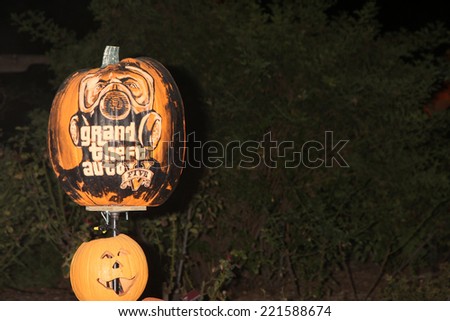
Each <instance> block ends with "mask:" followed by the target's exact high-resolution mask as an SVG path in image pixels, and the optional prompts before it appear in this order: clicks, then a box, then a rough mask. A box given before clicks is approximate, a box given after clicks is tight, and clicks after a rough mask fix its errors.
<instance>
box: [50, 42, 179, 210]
mask: <svg viewBox="0 0 450 321" xmlns="http://www.w3.org/2000/svg"><path fill="white" fill-rule="evenodd" d="M111 48H112V49H111ZM114 48H116V49H117V51H115V52H114V53H115V56H116V59H112V60H109V61H106V62H105V60H104V65H103V66H102V67H101V68H95V69H90V70H80V71H77V72H75V73H74V74H72V75H71V76H69V77H68V78H67V79H66V80H65V81H64V83H63V84H62V85H61V87H60V88H59V89H58V92H57V94H56V96H55V99H54V101H53V105H52V108H51V111H50V117H49V124H48V147H49V154H50V160H51V163H52V165H53V169H54V171H55V173H56V175H57V177H58V179H59V181H60V184H61V186H62V188H63V189H64V191H65V192H66V193H67V194H68V195H69V196H70V197H71V198H72V199H73V200H74V201H75V202H76V203H77V204H79V205H81V206H87V207H104V206H115V207H117V206H122V207H146V206H158V205H160V204H162V203H163V202H164V201H165V200H166V199H167V198H168V197H169V195H170V194H171V193H172V192H173V190H174V188H175V186H176V185H177V183H178V179H179V176H180V175H181V171H182V167H183V166H182V165H183V162H184V145H185V128H184V111H183V102H182V99H181V96H180V93H179V91H178V88H177V85H176V84H175V82H174V80H173V78H172V76H171V74H170V73H169V71H168V70H167V69H166V68H165V67H164V66H163V65H162V64H160V63H159V62H157V61H155V60H153V59H151V58H147V57H140V58H126V59H123V60H121V61H119V56H118V47H110V46H108V47H107V50H108V49H109V50H110V51H112V50H113V49H114ZM106 53H107V51H105V57H110V55H107V54H106ZM111 56H112V55H111ZM88 209H89V208H88ZM92 210H98V209H92Z"/></svg>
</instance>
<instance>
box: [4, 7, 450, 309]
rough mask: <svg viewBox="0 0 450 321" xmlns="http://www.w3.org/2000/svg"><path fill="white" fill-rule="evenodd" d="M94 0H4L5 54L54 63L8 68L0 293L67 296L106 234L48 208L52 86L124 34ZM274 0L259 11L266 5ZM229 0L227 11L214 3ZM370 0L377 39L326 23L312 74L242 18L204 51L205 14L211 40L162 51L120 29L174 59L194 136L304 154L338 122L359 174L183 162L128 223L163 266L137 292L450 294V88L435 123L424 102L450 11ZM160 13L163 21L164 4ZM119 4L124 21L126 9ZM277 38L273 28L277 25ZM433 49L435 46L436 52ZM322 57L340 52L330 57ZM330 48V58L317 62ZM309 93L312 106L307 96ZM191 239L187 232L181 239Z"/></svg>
mask: <svg viewBox="0 0 450 321" xmlns="http://www.w3.org/2000/svg"><path fill="white" fill-rule="evenodd" d="M90 2H91V1H88V0H81V1H70V2H69V1H56V0H52V1H45V2H38V1H31V0H29V1H20V0H19V1H15V2H12V1H10V2H7V3H3V4H2V8H3V9H2V10H1V12H0V15H1V16H0V39H1V45H0V55H25V54H31V55H38V56H43V57H44V56H45V57H46V59H49V63H50V64H49V65H48V64H37V65H31V66H30V67H29V68H28V69H27V70H26V71H23V72H17V73H12V72H8V73H0V104H2V109H1V114H0V125H1V139H2V144H1V153H0V156H1V157H2V164H3V166H4V171H3V173H2V176H1V177H0V178H1V180H0V184H1V187H0V189H1V190H2V193H0V207H1V208H0V210H1V212H0V215H1V216H0V219H1V220H2V221H1V222H0V224H3V225H4V226H5V228H4V231H3V234H2V235H1V237H3V238H4V240H8V241H11V240H13V241H14V242H13V241H11V242H10V243H11V248H3V247H0V253H2V254H6V253H8V255H9V257H8V258H9V259H8V260H3V261H2V260H0V271H3V272H4V273H5V275H6V276H5V277H4V278H3V280H2V282H0V299H6V300H8V299H9V300H11V299H13V300H41V299H45V300H73V299H75V298H74V296H73V294H72V292H71V290H70V284H69V281H68V278H67V271H68V264H69V262H70V255H71V253H73V251H74V250H75V249H76V247H77V246H78V244H79V243H80V242H82V241H85V240H88V239H90V238H93V237H98V235H96V234H95V233H93V232H92V227H93V226H95V225H96V224H98V221H99V220H98V216H95V215H93V214H92V213H86V212H85V211H84V209H81V208H80V207H77V206H76V205H74V204H73V202H71V201H70V200H68V199H67V198H64V199H63V202H62V204H58V205H53V204H52V200H54V199H55V197H60V195H61V194H60V193H61V191H60V190H59V188H58V183H57V181H56V179H55V177H54V175H53V173H52V170H51V168H50V167H49V166H48V163H47V161H48V159H47V155H46V146H45V137H46V125H47V123H46V122H47V117H48V110H49V109H50V106H51V102H52V99H53V97H54V95H55V92H56V91H57V88H58V85H59V84H60V83H61V81H62V79H64V78H65V77H66V76H67V75H68V74H69V73H70V72H73V71H75V70H74V68H72V67H71V66H75V65H76V66H77V68H79V67H80V66H82V67H83V68H85V67H88V66H91V65H94V64H95V62H96V61H98V62H99V61H100V57H101V52H100V51H99V49H98V48H97V47H99V46H100V45H98V44H97V43H96V42H95V40H89V39H87V38H86V37H89V36H92V35H94V38H92V39H97V40H100V41H101V42H103V41H105V42H108V41H110V39H106V38H107V37H108V36H109V35H108V30H109V31H111V30H113V31H114V23H113V22H111V20H107V21H103V23H104V25H106V27H105V30H106V31H105V30H101V27H102V22H101V21H99V20H101V19H97V20H96V19H95V18H94V15H95V14H94V13H93V12H92V11H91V10H89V9H88V6H89V5H90ZM274 2H276V1H259V2H257V3H258V4H260V6H261V7H264V8H266V7H267V6H269V5H270V4H272V3H274ZM287 2H289V1H286V3H287ZM214 3H216V2H214ZM223 3H225V2H222V1H217V4H218V7H219V10H221V9H222V8H221V7H220V5H221V4H223ZM232 3H233V2H232ZM281 3H282V4H283V1H281ZM362 4H363V1H356V0H352V1H337V2H336V5H334V6H332V7H331V8H330V9H329V10H328V11H327V14H329V15H330V16H338V15H339V14H340V13H343V12H353V11H354V10H357V9H360V8H361V6H362ZM377 4H378V7H379V12H378V14H377V21H378V22H379V23H380V24H381V29H380V32H379V33H377V34H376V37H373V38H372V36H370V35H369V36H367V37H368V38H364V37H365V33H364V32H363V31H361V30H362V29H363V26H362V27H360V26H356V27H353V26H351V27H348V26H346V27H347V28H348V29H349V30H350V31H351V32H349V33H346V32H344V31H342V30H340V29H339V30H336V34H338V36H336V38H333V32H329V30H325V32H324V33H323V34H325V35H326V36H324V38H321V35H322V33H321V32H318V33H317V35H316V34H314V32H312V34H313V35H312V36H311V38H307V39H310V41H311V43H309V44H308V45H309V46H311V49H312V51H313V50H316V47H317V51H314V53H315V54H311V55H308V54H307V53H306V54H305V53H303V54H304V56H302V57H306V58H305V59H306V60H307V59H310V60H311V61H313V62H312V64H316V65H313V67H311V66H310V65H308V64H305V65H304V66H302V67H298V65H297V63H298V61H293V62H291V61H289V59H291V58H292V59H293V60H295V59H296V58H297V57H296V56H295V55H293V54H292V52H295V50H298V51H300V49H301V44H295V45H296V46H298V47H294V50H293V51H292V52H291V51H286V52H283V53H282V54H283V57H277V56H276V55H279V54H280V53H279V52H277V51H276V48H275V49H273V48H271V49H273V55H274V56H275V58H276V59H274V58H273V57H272V56H270V54H272V52H271V51H270V50H268V56H265V55H266V54H267V52H266V51H265V50H261V48H264V43H263V42H262V43H259V42H258V41H260V38H261V37H260V38H258V37H256V36H254V34H253V31H255V32H256V34H257V35H259V36H260V35H261V34H258V33H257V32H259V31H260V30H244V31H242V30H240V29H239V28H238V27H235V26H232V27H230V29H229V30H227V31H228V32H229V33H225V34H223V39H228V40H229V41H230V43H231V44H232V45H233V44H235V43H237V44H238V45H239V46H240V47H239V46H238V45H236V48H234V47H233V46H232V45H230V47H231V48H229V47H228V43H226V42H227V41H228V40H222V39H213V41H212V45H210V46H209V47H208V48H201V46H202V43H203V42H204V41H205V39H207V40H209V38H208V37H209V33H208V28H209V27H211V29H214V28H213V27H214V26H212V25H211V24H209V25H208V23H210V21H208V17H206V18H205V17H200V18H199V17H195V18H198V19H199V21H200V23H205V24H206V27H204V31H198V30H197V29H198V28H200V27H197V29H195V28H193V29H194V32H197V35H199V36H204V38H203V39H198V40H197V39H193V40H187V41H185V42H183V40H184V39H182V38H180V39H179V42H177V41H176V40H174V39H176V38H177V37H178V36H179V33H180V34H182V35H183V36H185V37H186V38H188V37H189V33H188V32H185V30H178V32H176V31H175V32H174V31H173V30H172V29H170V28H168V27H167V26H162V27H161V29H160V30H158V29H157V27H155V28H154V29H156V30H158V31H159V32H160V34H157V35H156V36H155V37H154V39H156V40H155V43H158V44H160V45H161V48H153V47H152V46H153V43H149V44H146V45H145V46H140V45H136V43H138V41H135V40H136V39H135V38H133V37H134V33H133V34H132V32H133V30H136V37H138V38H139V37H142V39H144V40H142V39H141V38H139V40H140V41H141V42H142V43H144V42H145V41H146V39H145V37H146V36H148V35H149V34H150V35H152V34H151V32H148V33H147V34H141V33H140V30H141V28H139V24H127V23H124V22H123V21H121V23H122V24H121V25H122V26H123V27H126V28H129V32H130V33H129V34H126V31H123V33H124V35H122V34H120V32H118V34H119V36H118V37H119V39H122V40H123V41H124V42H127V41H129V44H130V45H129V48H127V47H125V48H124V51H125V52H126V50H129V52H132V53H133V54H136V55H138V54H139V55H140V54H147V52H148V51H151V50H153V49H155V50H154V51H151V55H156V56H157V57H156V58H158V59H160V60H161V61H162V62H164V63H167V67H168V69H169V70H170V71H171V73H172V74H173V76H174V78H175V80H176V82H177V84H178V86H179V88H180V91H181V94H182V97H183V100H184V103H185V110H186V125H187V130H188V132H195V133H196V134H197V135H198V136H197V137H199V138H200V139H201V140H206V139H212V140H221V141H222V142H225V143H226V142H227V141H231V140H233V139H260V138H261V136H262V135H263V134H264V133H266V132H267V131H271V132H272V133H273V134H274V135H275V136H276V137H277V139H280V140H281V139H283V138H284V139H287V140H292V141H295V143H296V146H301V144H302V142H304V141H305V140H308V139H317V140H320V139H322V138H323V132H324V131H325V130H334V131H335V132H336V137H341V138H348V139H350V141H351V144H349V147H348V148H347V147H346V149H345V151H346V153H347V154H346V157H347V156H348V157H349V160H350V164H351V169H349V170H347V171H345V170H343V171H340V170H339V169H336V170H335V169H329V170H327V169H321V170H316V171H305V170H304V169H299V170H295V171H294V170H293V171H288V170H285V169H276V170H275V169H274V170H268V169H267V168H262V167H260V168H257V169H255V170H254V171H242V170H237V169H231V170H226V169H219V170H211V171H209V170H206V169H190V168H188V169H186V171H185V172H184V173H183V176H182V180H181V183H180V186H178V187H177V189H176V192H175V193H174V195H173V197H172V198H171V199H170V201H169V202H167V204H165V205H164V206H161V207H160V208H152V209H149V211H148V212H147V213H144V214H143V215H139V214H137V215H135V216H133V219H132V220H130V221H129V222H122V223H121V224H123V226H122V228H123V229H124V231H126V232H127V233H129V234H130V235H132V236H133V237H134V238H135V239H136V240H138V241H139V242H140V243H141V244H142V246H143V247H144V248H145V250H146V253H147V255H148V258H149V261H150V265H151V267H152V268H153V270H152V271H151V272H152V273H151V279H150V282H149V289H147V290H146V292H145V295H148V296H157V297H164V298H166V299H179V298H180V297H181V296H182V295H187V294H192V293H197V292H200V291H201V289H203V291H204V292H203V293H201V294H202V295H203V297H204V298H205V299H212V300H214V299H229V298H230V299H271V300H278V299H299V298H300V299H312V300H314V299H358V300H359V299H390V300H391V299H392V300H405V299H406V300H436V299H437V300H448V299H449V298H450V293H449V288H450V287H449V286H448V279H449V278H448V276H449V275H450V274H449V273H450V268H449V264H448V260H449V258H450V243H449V240H448V237H449V234H448V231H449V230H450V229H449V224H450V222H449V215H448V214H449V211H448V210H449V208H450V207H449V199H448V195H449V194H450V190H449V181H450V179H449V177H448V174H449V173H448V165H449V163H448V162H449V159H448V154H449V152H450V151H448V148H449V145H448V139H449V138H450V136H449V132H448V129H449V113H448V111H446V110H447V108H448V105H449V104H450V99H449V94H448V92H446V91H445V90H444V91H442V92H443V94H442V97H443V98H442V99H441V100H439V104H437V103H434V104H431V105H432V106H434V107H433V108H435V110H433V113H431V112H427V111H426V108H425V107H426V106H429V105H430V102H431V101H432V100H433V97H435V94H436V92H441V90H442V89H443V88H444V89H445V86H446V85H447V83H446V82H445V80H446V79H448V69H445V68H448V66H446V63H445V62H442V61H445V52H446V50H448V48H449V43H448V39H447V40H446V38H445V36H442V33H439V32H436V33H433V32H431V33H430V35H428V34H426V33H424V36H421V35H418V34H417V33H416V32H417V31H418V30H421V29H422V28H423V27H424V26H426V25H427V24H430V23H435V22H438V21H440V22H442V23H443V24H444V26H445V27H446V28H447V30H448V29H450V19H449V15H448V11H446V10H444V8H443V7H441V6H442V2H441V1H420V2H418V1H415V2H411V3H405V2H402V1H384V0H380V1H377ZM224 6H225V5H224ZM119 7H120V6H119ZM155 8H156V9H157V10H162V11H161V12H162V14H167V11H164V9H167V8H165V6H164V5H161V6H160V7H159V6H155ZM183 8H184V7H183ZM28 10H39V11H43V12H44V13H45V16H46V17H47V18H49V19H52V20H53V21H54V22H55V23H56V24H57V25H59V26H61V27H63V28H65V29H68V30H71V31H74V32H75V37H76V40H77V41H79V43H81V44H84V45H86V48H84V49H83V48H80V47H79V46H78V43H77V41H74V42H73V43H69V44H66V45H64V46H62V48H58V47H57V46H55V44H52V43H49V42H47V43H46V42H42V41H41V40H33V39H32V37H31V36H30V35H29V33H26V32H24V33H22V32H19V31H18V29H19V26H17V24H13V23H12V20H11V14H13V13H18V14H20V13H23V12H25V11H28ZM230 10H231V9H230ZM168 11H169V14H168V16H169V17H171V16H170V10H168ZM124 12H125V19H129V17H128V16H127V15H126V14H127V12H126V8H125V9H124ZM97 14H98V12H97ZM115 14H116V13H115V12H112V11H111V12H106V13H105V15H106V16H107V17H115ZM224 14H227V12H226V10H224ZM228 14H229V12H228ZM193 16H195V15H193ZM218 17H219V18H220V17H221V16H220V15H219V16H218ZM172 18H173V19H174V25H175V27H177V26H182V28H186V29H188V28H190V27H192V25H190V21H187V22H186V21H184V20H183V19H184V18H185V17H184V16H183V14H182V12H181V13H180V12H176V13H175V14H174V17H172ZM203 18H204V20H202V19H203ZM244 20H245V19H244ZM344 20H345V19H343V21H344ZM128 21H131V20H130V19H129V20H128ZM133 22H134V21H133ZM163 22H166V21H163ZM177 23H179V25H177ZM311 23H313V22H311ZM230 24H231V23H230ZM244 25H245V23H244ZM169 26H170V25H169ZM142 27H143V26H142ZM166 27H167V28H168V29H164V28H166ZM194 27H195V26H194ZM260 27H261V28H265V27H266V26H264V25H263V26H260ZM287 27H289V26H287ZM108 28H110V29H108ZM133 28H137V29H133ZM233 28H235V29H233ZM342 28H344V27H342ZM358 28H361V30H360V29H358ZM403 29H405V31H402V32H399V33H398V34H397V33H396V32H398V31H400V30H403ZM431 29H432V28H431ZM98 30H100V31H99V32H98V33H97V31H98ZM127 30H128V29H127ZM152 30H153V29H151V28H150V31H152ZM168 30H169V31H168ZM261 30H263V29H261ZM355 30H356V31H355ZM211 32H212V33H213V35H214V36H215V35H218V34H220V32H217V30H212V31H211ZM214 32H216V33H214ZM267 32H268V33H267V35H269V36H272V34H270V32H272V30H268V31H267ZM277 32H278V31H277ZM327 32H329V33H327ZM352 32H354V33H352ZM261 33H262V31H261ZM105 34H106V35H105ZM273 34H274V35H275V34H276V35H278V36H279V35H280V34H281V35H282V32H281V33H279V34H277V33H275V32H274V33H273ZM230 35H231V36H230ZM235 35H236V37H234V36H235ZM347 35H349V37H354V42H355V48H356V49H355V48H353V47H352V45H351V44H350V45H349V44H348V43H347V42H346V41H345V40H346V36H347ZM392 35H394V36H392ZM446 35H447V36H448V33H447V34H446ZM152 36H153V35H152ZM95 37H98V38H95ZM102 37H103V38H102ZM120 37H122V38H120ZM226 37H229V38H226ZM240 37H241V38H240ZM247 37H248V38H247ZM252 37H254V38H258V39H256V40H255V39H254V38H252ZM314 37H317V39H318V40H317V43H314V39H315V38H314ZM339 37H342V38H339ZM390 37H392V38H390ZM408 37H410V38H408ZM439 37H441V39H439ZM442 37H444V38H442ZM423 38H425V39H423ZM436 38H437V39H436ZM86 39H87V40H86ZM242 39H244V40H242ZM245 39H249V40H248V41H246V40H245ZM252 39H253V40H254V41H255V42H254V43H253V42H252ZM269 39H270V38H269ZM311 39H312V40H311ZM341 39H342V46H344V49H342V48H341V47H339V43H340V40H341ZM352 39H353V38H352ZM409 39H412V40H411V41H410V42H409ZM278 40H280V37H278V38H277V39H275V40H273V39H272V40H271V41H275V42H276V41H278ZM214 41H215V42H214ZM233 41H236V42H233ZM261 41H264V39H263V40H261ZM334 41H335V42H334ZM427 41H428V42H429V43H427ZM149 42H151V41H150V40H149ZM166 42H167V43H166ZM281 42H282V39H281V40H280V43H281ZM328 42H329V43H330V47H328ZM415 42H417V43H419V44H418V45H417V47H415ZM435 43H439V44H440V43H442V45H439V46H437V47H436V48H434V47H433V46H434V44H435ZM108 44H109V43H108ZM213 45H216V46H217V48H216V47H214V46H213ZM247 45H248V48H247V47H246V46H247ZM397 45H398V46H397ZM164 46H165V47H164ZM178 46H179V47H178ZM280 46H281V45H280ZM409 46H410V48H409ZM274 47H276V46H274ZM122 48H123V47H121V50H122ZM143 48H145V49H143ZM149 48H150V49H149ZM162 48H165V49H166V52H164V50H163V49H162ZM287 48H289V47H287ZM299 48H300V49H299ZM329 48H332V50H337V51H338V52H339V55H340V56H339V58H340V60H338V62H337V63H336V62H335V61H334V60H332V59H333V57H332V55H330V54H329V52H327V51H326V50H330V49H329ZM405 48H406V49H405ZM259 50H260V51H259ZM322 50H324V52H325V54H324V55H323V57H322V59H323V61H319V62H317V61H316V60H315V58H316V57H321V53H322ZM204 52H206V53H207V54H205V55H206V56H202V55H203V54H204ZM347 52H348V55H347V54H346V53H347ZM211 53H212V54H211ZM189 54H191V55H189ZM208 54H209V55H210V56H208ZM236 54H242V56H239V57H236V56H235V55H236ZM246 54H248V55H249V57H250V58H248V61H247V60H246V59H247V56H246ZM94 55H95V57H93V56H94ZM196 55H197V56H196ZM252 55H253V56H252ZM284 56H286V57H291V58H285V57H284ZM329 56H330V58H329ZM198 57H201V58H198ZM268 57H269V58H268ZM206 58H208V59H206ZM259 58H260V59H261V60H258V59H259ZM270 59H273V61H276V63H274V64H273V68H274V69H270V68H272V65H270V66H271V67H269V68H266V65H264V63H265V62H266V61H267V60H270ZM328 59H329V60H328ZM318 60H320V59H318ZM230 61H232V64H231V66H228V65H227V64H228V63H229V62H230ZM392 61H394V62H395V63H392ZM253 62H254V65H253V64H252V63H253ZM271 62H272V61H271ZM233 64H236V66H237V67H234V65H233ZM447 64H448V61H447ZM291 65H292V68H291ZM49 66H50V68H49ZM303 72H305V74H302V73H303ZM265 73H267V74H265ZM211 79H213V80H211ZM330 79H331V80H330ZM249 83H250V84H251V85H248V84H249ZM274 84H275V85H274ZM247 86H248V87H247ZM299 88H302V89H304V90H305V92H307V93H308V94H309V95H310V96H307V95H306V98H304V100H302V99H303V98H302V97H300V96H301V92H300V91H299V92H297V89H299ZM296 95H297V96H296ZM233 99H234V100H233ZM230 101H231V102H230ZM349 101H350V102H351V103H349ZM290 104H292V105H290ZM276 108H278V109H279V110H277V109H276ZM424 110H425V111H424ZM282 112H285V113H286V114H283V113H282ZM434 112H436V113H434ZM191 156H192V155H191ZM33 178H35V180H33ZM193 213H194V214H193ZM62 218H63V219H62ZM10 222H11V224H9V223H10ZM47 222H54V224H53V225H52V224H46V223H47ZM173 222H175V223H173ZM21 227H22V229H21ZM25 227H26V228H25ZM34 227H35V228H34ZM185 233H187V234H185ZM175 234H176V235H175ZM173 235H175V240H174V239H173V237H174V236H173ZM183 235H189V242H186V240H185V239H183ZM191 238H192V239H191ZM172 241H174V242H175V244H176V249H175V250H173V248H172V245H173V244H174V243H173V242H172ZM186 243H188V244H186ZM8 244H9V243H8ZM183 247H186V248H187V252H188V255H187V254H186V253H183V251H182V250H183ZM3 251H4V252H3ZM14 253H16V254H17V255H15V254H14ZM32 254H35V257H34V256H33V255H32ZM173 262H175V263H176V264H177V265H176V266H178V264H180V262H182V264H184V269H183V277H182V279H181V281H180V280H176V278H175V277H174V275H173V271H171V268H173V267H174V263H173ZM183 262H184V263H183ZM2 264H3V266H2ZM171 264H172V265H171ZM61 266H62V269H61ZM61 270H62V271H61ZM171 273H172V274H171ZM202 286H204V288H202Z"/></svg>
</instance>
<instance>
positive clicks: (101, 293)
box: [70, 234, 148, 301]
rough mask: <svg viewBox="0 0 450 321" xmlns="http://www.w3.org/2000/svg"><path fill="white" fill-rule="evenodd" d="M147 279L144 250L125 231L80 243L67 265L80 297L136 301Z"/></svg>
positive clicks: (71, 280) (97, 299)
mask: <svg viewBox="0 0 450 321" xmlns="http://www.w3.org/2000/svg"><path fill="white" fill-rule="evenodd" d="M147 280H148V267H147V260H146V257H145V254H144V252H143V250H142V248H141V247H140V246H139V244H138V243H137V242H136V241H134V240H133V239H132V238H130V237H129V236H127V235H125V234H119V235H118V236H115V237H109V238H102V239H96V240H92V241H90V242H85V243H83V244H81V246H80V247H79V248H78V249H77V251H76V252H75V254H74V256H73V259H72V262H71V265H70V282H71V285H72V290H73V291H74V293H75V295H76V297H77V298H78V299H79V300H83V301H85V300H89V301H113V300H116V301H135V300H137V299H138V298H139V297H140V296H141V294H142V293H143V291H144V289H145V287H146V285H147Z"/></svg>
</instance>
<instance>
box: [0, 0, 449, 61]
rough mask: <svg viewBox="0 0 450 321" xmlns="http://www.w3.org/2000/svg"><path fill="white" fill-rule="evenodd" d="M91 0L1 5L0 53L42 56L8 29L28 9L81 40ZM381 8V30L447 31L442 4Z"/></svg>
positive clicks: (343, 5) (347, 2)
mask: <svg viewBox="0 0 450 321" xmlns="http://www.w3.org/2000/svg"><path fill="white" fill-rule="evenodd" d="M89 3H90V0H77V1H61V0H59V1H58V0H49V1H45V2H42V1H35V0H16V1H8V2H6V3H3V4H2V5H3V9H2V10H1V11H0V15H1V16H0V37H1V39H2V41H1V47H0V53H16V54H23V53H36V54H39V53H44V52H45V50H46V49H47V48H46V46H45V45H44V44H41V43H38V42H32V41H31V40H30V37H29V35H27V34H20V33H18V32H17V28H16V27H14V26H11V19H10V14H11V13H12V12H17V13H20V12H24V11H27V10H41V11H44V12H46V16H47V17H49V18H52V19H53V20H54V21H55V22H56V23H58V24H59V25H61V26H63V27H65V28H67V29H70V30H74V31H75V32H76V34H77V36H78V37H80V38H82V37H83V36H84V35H85V34H86V33H88V32H89V30H90V29H92V28H96V25H95V22H94V21H93V17H92V15H91V13H90V11H89V9H88V5H89ZM361 3H362V1H361V0H339V1H337V6H336V11H339V10H347V9H350V10H353V9H357V8H358V7H359V6H360V5H361ZM377 3H378V6H379V7H380V8H381V9H380V13H379V20H380V21H381V22H382V24H383V26H384V30H396V29H398V28H400V27H405V28H408V29H412V30H414V29H418V28H420V27H422V26H424V25H426V24H427V23H429V22H434V21H438V20H439V21H442V22H443V23H445V24H446V25H447V26H448V27H449V28H450V18H449V14H448V11H447V10H444V8H443V7H442V1H437V0H428V1H414V2H408V3H407V4H406V2H405V1H399V0H397V1H395V0H378V1H377Z"/></svg>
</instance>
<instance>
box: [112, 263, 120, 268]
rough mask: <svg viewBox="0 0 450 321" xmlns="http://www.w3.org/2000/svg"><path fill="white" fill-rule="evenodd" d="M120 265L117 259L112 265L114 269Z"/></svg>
mask: <svg viewBox="0 0 450 321" xmlns="http://www.w3.org/2000/svg"><path fill="white" fill-rule="evenodd" d="M119 267H120V263H119V262H117V261H116V262H115V263H114V264H113V266H112V268H113V269H118V268H119Z"/></svg>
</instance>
